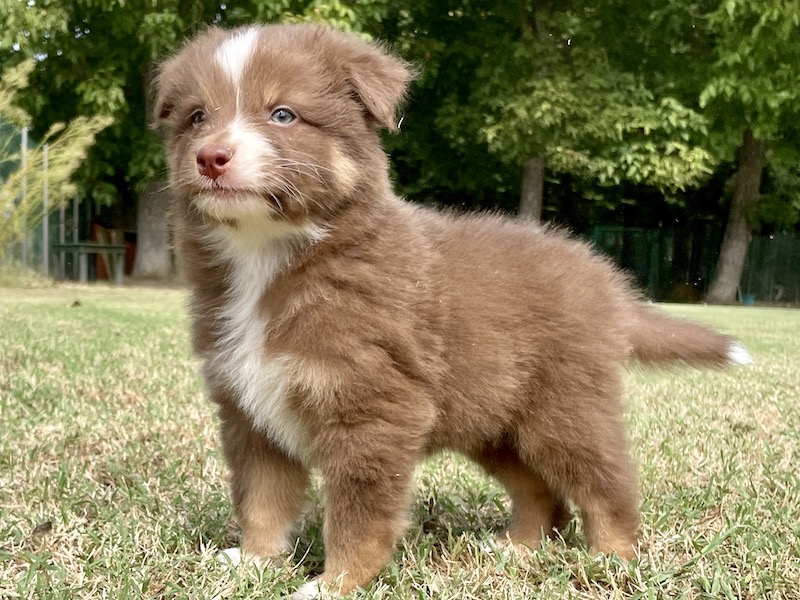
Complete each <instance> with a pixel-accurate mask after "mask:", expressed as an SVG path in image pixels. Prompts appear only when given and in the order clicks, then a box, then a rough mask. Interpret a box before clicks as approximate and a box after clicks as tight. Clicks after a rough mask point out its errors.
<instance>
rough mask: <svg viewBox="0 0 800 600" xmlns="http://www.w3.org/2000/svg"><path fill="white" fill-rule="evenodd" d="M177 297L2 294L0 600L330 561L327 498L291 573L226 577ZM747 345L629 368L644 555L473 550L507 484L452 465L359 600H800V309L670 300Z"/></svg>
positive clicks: (97, 291) (186, 581)
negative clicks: (693, 362)
mask: <svg viewBox="0 0 800 600" xmlns="http://www.w3.org/2000/svg"><path fill="white" fill-rule="evenodd" d="M183 303H184V295H183V293H182V292H181V291H178V290H155V289H111V288H101V287H49V288H32V289H19V288H17V289H2V290H0V597H2V598H36V599H39V598H198V599H200V598H203V599H206V598H279V597H281V596H283V595H285V594H286V593H288V592H290V591H292V590H293V589H294V588H295V587H296V586H297V585H299V584H301V583H302V582H303V581H304V580H305V578H307V577H308V576H310V575H311V574H313V573H314V572H317V571H318V570H319V569H320V568H321V564H322V555H323V550H322V542H321V540H320V527H321V514H322V511H321V508H320V499H319V493H318V491H315V492H314V493H313V494H312V496H313V498H314V501H313V503H312V507H311V509H310V511H309V513H308V515H307V516H306V518H305V519H304V521H303V522H302V523H301V524H300V527H299V541H298V544H297V547H296V550H295V553H294V556H292V557H290V558H289V559H288V560H287V561H286V562H283V563H279V564H274V565H272V566H270V567H268V568H267V569H266V570H265V571H263V572H257V571H255V570H252V569H251V570H247V569H240V570H238V571H230V570H229V569H228V568H227V567H225V566H224V565H221V564H219V563H218V562H217V561H216V560H215V559H214V555H215V552H216V550H217V549H218V548H224V547H228V546H231V545H235V543H236V541H237V536H238V532H237V529H236V526H235V523H234V522H233V520H232V517H231V510H230V505H229V502H228V497H227V489H226V484H225V477H226V468H225V466H224V464H223V461H222V460H221V457H220V452H219V447H218V443H217V435H216V425H215V420H214V415H213V409H212V407H211V406H210V405H209V404H208V403H207V402H206V401H205V400H204V398H203V393H202V387H201V384H200V381H199V377H198V375H197V373H198V364H197V362H196V361H195V359H193V358H192V357H191V356H190V354H189V342H188V336H187V323H186V318H185V316H184V311H183ZM667 309H668V310H669V311H670V312H673V313H676V314H680V315H684V316H687V317H690V318H694V319H696V320H699V321H704V322H707V323H711V324H712V325H715V326H717V327H719V328H720V329H723V330H725V331H727V332H730V333H733V334H735V335H737V336H739V337H740V338H741V339H742V340H743V341H744V342H745V344H746V345H747V346H748V348H749V349H750V350H751V351H752V352H753V354H754V355H755V357H756V360H757V363H756V365H755V366H753V367H751V368H747V369H738V370H731V371H727V372H702V371H691V370H676V371H670V372H647V371H642V370H639V369H632V370H631V371H630V373H629V374H628V376H627V380H628V382H627V383H628V385H627V392H626V395H627V401H628V406H629V415H628V420H629V436H630V440H631V448H632V453H633V455H634V457H635V459H636V460H637V461H638V463H639V465H640V480H641V482H640V487H641V496H642V502H641V507H642V518H643V535H642V541H641V556H640V559H639V560H637V561H633V562H631V563H629V564H623V563H620V562H619V561H617V560H616V559H614V558H605V557H592V556H590V555H588V553H587V552H586V550H585V547H584V546H583V542H582V535H581V533H580V523H579V522H576V523H575V524H574V525H573V526H571V528H570V530H569V531H567V532H566V534H565V536H564V539H559V540H555V541H552V542H547V543H545V544H544V546H543V548H541V549H539V550H537V551H536V552H532V553H530V554H529V555H526V556H516V555H508V554H503V553H491V552H487V551H486V550H484V549H482V548H483V546H482V542H483V541H485V540H486V539H488V538H489V536H491V534H492V531H493V530H494V529H497V528H501V527H502V526H503V525H504V523H506V522H507V519H508V516H509V514H508V510H509V507H508V503H507V499H506V498H505V495H504V494H503V492H502V490H501V489H500V488H498V487H497V486H496V485H495V484H494V483H493V482H492V481H491V480H489V479H487V478H485V477H484V476H483V475H482V474H481V472H480V471H478V470H477V469H475V468H474V467H472V466H471V465H470V464H468V463H467V462H466V461H464V460H463V459H461V458H460V457H458V456H455V455H449V454H445V455H442V456H440V457H437V458H435V459H432V460H430V461H428V462H426V463H425V464H424V465H422V466H421V468H420V469H419V474H418V486H417V493H416V498H415V502H414V505H413V513H412V522H413V523H414V525H413V526H412V528H411V529H409V531H408V533H407V534H406V536H405V537H404V538H403V540H402V541H401V543H400V544H399V545H398V549H397V552H396V554H395V560H394V562H393V563H392V564H391V565H390V566H389V567H387V568H386V569H385V570H384V571H383V572H382V573H381V576H380V577H379V579H378V580H377V581H376V582H375V584H374V585H373V586H372V587H371V588H370V589H369V590H366V591H361V592H358V593H356V594H354V596H355V597H356V598H386V599H388V598H397V599H400V598H403V599H404V598H414V599H422V598H437V599H447V598H453V599H455V598H459V599H472V598H475V599H489V600H495V599H497V600H499V599H511V598H527V597H530V598H534V597H535V598H567V597H569V598H667V597H669V598H673V597H675V598H680V597H683V598H800V481H798V469H797V466H796V464H797V458H798V455H800V408H799V405H800V360H798V358H799V357H800V311H797V310H779V309H766V308H707V307H702V306H681V307H676V306H675V307H667Z"/></svg>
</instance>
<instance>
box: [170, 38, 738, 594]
mask: <svg viewBox="0 0 800 600" xmlns="http://www.w3.org/2000/svg"><path fill="white" fill-rule="evenodd" d="M410 78H411V75H410V71H409V69H408V67H407V65H406V64H404V63H403V62H401V61H400V60H398V59H397V58H394V57H392V56H390V55H388V54H387V53H385V52H384V51H383V50H382V49H381V48H380V47H378V46H376V45H368V44H365V43H363V42H361V41H359V40H357V39H355V38H352V37H350V36H348V35H345V34H342V33H339V32H336V31H333V30H330V29H326V28H320V27H311V26H268V27H261V28H249V29H239V30H234V31H223V30H219V29H210V30H209V31H207V32H205V33H203V34H202V35H200V36H199V37H198V38H197V39H195V40H194V41H192V42H191V43H189V44H188V45H187V46H186V47H185V48H184V49H183V51H181V52H180V53H179V54H178V55H176V56H175V57H173V58H171V59H169V60H167V61H166V62H165V63H164V64H163V66H162V68H161V71H160V74H159V76H158V80H157V101H156V115H155V116H156V124H157V126H158V127H160V128H161V129H163V130H164V131H165V133H166V137H167V145H168V158H169V165H170V173H171V187H172V191H173V194H174V208H173V214H174V227H175V235H176V240H177V245H178V249H179V254H180V256H181V258H182V264H183V268H184V272H185V274H186V276H187V278H188V280H189V282H190V284H191V289H192V300H191V310H192V316H193V319H194V323H193V334H194V336H193V339H194V348H195V350H196V352H198V353H199V354H200V356H202V357H203V358H204V359H205V365H204V375H205V379H206V384H207V388H208V392H209V395H210V396H211V398H212V399H213V400H214V401H215V402H216V403H217V404H218V405H219V416H220V421H221V428H222V442H223V448H224V452H225V456H226V458H227V461H228V463H229V465H230V469H231V473H232V482H231V486H232V497H233V503H234V507H235V511H236V515H237V517H238V520H239V523H240V524H241V527H242V530H243V540H242V551H243V553H244V555H245V556H250V557H260V558H264V557H270V556H273V555H275V554H277V553H279V552H281V551H283V550H285V549H286V547H287V542H288V535H289V533H290V530H291V527H292V524H293V523H294V521H295V520H296V518H297V516H298V514H299V513H300V511H301V509H302V507H303V502H304V498H305V490H306V486H307V485H308V474H309V470H311V469H319V471H320V472H321V474H322V476H323V480H324V494H325V523H324V538H325V548H326V555H327V560H326V566H325V571H324V573H323V574H322V576H321V578H320V582H322V583H321V584H312V585H310V586H309V585H306V586H304V588H303V591H302V592H301V596H313V595H314V594H315V593H317V591H318V590H319V589H320V587H323V588H324V587H331V586H332V587H333V588H334V589H335V591H338V592H341V593H346V592H348V591H350V590H352V589H353V588H355V587H357V586H362V585H364V584H366V583H368V582H369V581H370V580H371V579H372V578H373V577H374V576H375V574H376V573H377V572H378V571H379V569H380V568H381V567H382V566H384V565H385V564H386V563H387V562H388V561H389V560H390V557H391V555H392V552H393V548H394V544H395V542H396V539H397V537H398V536H399V535H400V534H401V533H402V531H403V529H404V528H405V527H406V516H405V515H406V511H407V507H408V503H409V496H410V493H411V485H412V481H413V479H412V476H413V472H414V467H415V465H416V464H417V463H418V462H419V461H420V460H421V459H423V458H424V457H425V456H427V455H429V454H431V453H433V452H437V451H439V450H442V449H445V448H449V449H453V450H456V451H458V452H461V453H463V454H465V455H467V456H469V457H471V458H472V459H474V460H475V461H476V462H478V463H479V464H480V465H482V466H483V467H484V468H485V469H486V470H487V471H488V472H489V473H490V474H492V475H493V476H495V477H496V478H497V479H498V480H499V481H500V482H501V483H502V484H503V485H504V486H505V487H506V489H507V490H508V492H509V494H510V496H511V498H512V501H513V514H512V520H511V524H510V527H509V529H508V532H507V535H508V538H509V539H510V540H511V541H512V542H513V543H516V544H524V545H528V546H534V547H535V546H536V545H537V544H539V542H540V540H541V536H542V535H543V534H545V535H546V534H547V533H549V532H551V531H552V530H553V528H554V527H555V528H557V527H561V526H563V525H564V524H565V523H566V522H567V521H568V520H569V518H570V516H571V515H570V513H569V511H568V509H567V502H568V501H569V502H572V503H574V504H575V505H576V506H577V507H578V508H579V509H580V510H581V512H582V514H583V517H584V523H585V535H586V539H587V541H588V544H589V546H590V548H591V550H592V551H593V552H615V553H617V554H618V555H620V556H622V557H626V558H627V557H631V556H633V554H634V551H635V550H634V549H635V544H636V538H637V528H638V525H639V519H638V513H637V492H636V488H637V484H636V478H635V473H634V468H633V466H632V464H631V460H630V458H629V456H628V451H627V448H626V442H625V435H624V431H623V424H622V418H621V415H622V410H623V409H622V406H621V401H620V395H621V389H620V377H621V373H620V372H621V367H622V365H624V363H625V362H626V361H627V360H628V359H630V358H631V357H634V358H637V359H640V360H641V361H644V362H646V363H659V362H662V361H683V362H687V363H697V364H702V365H722V364H724V363H727V362H728V361H729V360H732V359H735V358H736V356H735V355H737V353H743V350H741V349H737V347H736V346H735V345H733V342H732V340H731V339H730V338H727V337H725V336H722V335H719V334H716V333H714V332H712V331H710V330H708V329H705V328H703V327H700V326H697V325H692V324H687V323H685V322H683V321H679V320H675V319H670V318H668V317H665V316H661V315H659V314H658V313H657V312H655V311H653V310H651V309H649V308H647V307H645V306H644V305H643V304H642V303H641V302H640V300H639V297H638V296H637V294H636V293H635V292H634V291H632V289H631V288H630V286H629V284H628V281H627V279H626V277H624V276H623V275H622V274H620V272H619V271H617V270H616V269H615V268H614V267H613V266H612V265H611V264H610V263H609V262H608V261H607V260H605V259H603V258H600V257H598V256H597V255H595V254H594V253H593V252H592V251H591V250H590V249H589V247H587V246H586V245H585V244H582V243H579V242H576V241H574V240H570V239H568V238H567V237H566V236H565V235H563V234H562V233H559V232H557V231H547V230H543V229H541V228H536V227H534V226H531V225H530V224H527V223H524V222H520V221H514V220H511V219H506V218H502V217H498V216H491V215H482V216H463V215H454V214H448V213H442V212H436V211H433V210H428V209H425V208H422V207H419V206H415V205H411V204H408V203H406V202H404V201H403V200H401V199H399V198H398V197H397V196H396V195H395V194H394V193H393V192H392V189H391V185H390V182H389V178H388V174H387V171H388V168H387V159H386V157H385V155H384V153H383V151H382V149H381V146H380V142H379V138H378V134H377V130H378V129H379V128H381V127H385V128H389V129H394V128H395V110H396V107H397V105H398V102H400V101H401V99H402V97H403V95H404V93H405V89H406V85H407V83H408V81H409V79H410ZM738 356H739V357H740V358H741V357H742V356H745V357H746V355H744V354H739V355H738Z"/></svg>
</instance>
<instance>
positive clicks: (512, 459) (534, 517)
mask: <svg viewBox="0 0 800 600" xmlns="http://www.w3.org/2000/svg"><path fill="white" fill-rule="evenodd" d="M472 458H473V459H474V460H475V461H476V462H477V463H478V464H480V465H481V466H482V467H483V468H484V469H485V470H486V472H487V473H489V475H491V476H493V477H494V478H495V479H497V480H498V481H499V482H500V483H501V484H502V485H503V487H505V489H506V491H507V492H508V494H509V496H511V502H512V512H511V523H510V525H509V527H508V530H507V531H506V532H505V534H504V536H505V537H506V538H507V539H508V540H510V541H511V543H512V544H515V545H523V546H527V547H529V548H536V547H537V546H538V545H539V544H540V543H541V541H542V538H543V537H548V536H550V535H551V534H552V533H553V532H554V531H560V530H562V529H564V528H565V527H566V526H567V524H568V523H569V521H570V520H571V519H572V513H571V512H570V511H569V509H568V508H567V506H566V504H565V503H564V501H563V500H562V499H561V498H560V497H559V496H558V495H557V494H556V493H555V492H554V491H553V490H552V489H551V487H550V486H549V485H548V483H547V482H546V481H545V480H544V478H542V476H541V475H540V474H539V473H538V472H537V471H536V470H535V469H533V468H532V467H530V466H528V465H526V464H525V463H523V462H522V460H521V459H520V457H519V455H518V454H517V452H516V451H515V450H514V449H512V448H511V447H509V446H503V447H499V448H496V447H492V448H489V449H486V450H484V451H482V452H481V453H478V454H474V455H473V456H472ZM501 541H502V536H501Z"/></svg>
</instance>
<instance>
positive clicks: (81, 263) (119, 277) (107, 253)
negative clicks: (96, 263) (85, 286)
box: [52, 242, 125, 285]
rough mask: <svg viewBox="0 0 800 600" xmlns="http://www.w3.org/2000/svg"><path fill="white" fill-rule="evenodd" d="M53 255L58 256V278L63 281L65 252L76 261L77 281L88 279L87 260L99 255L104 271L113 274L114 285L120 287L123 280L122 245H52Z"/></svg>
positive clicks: (123, 257) (79, 243)
mask: <svg viewBox="0 0 800 600" xmlns="http://www.w3.org/2000/svg"><path fill="white" fill-rule="evenodd" d="M52 250H53V253H54V254H56V255H57V256H58V261H57V262H56V264H57V265H58V278H59V279H62V280H63V279H65V278H66V274H65V273H64V262H65V261H64V257H65V256H66V253H67V252H71V253H72V256H73V260H74V258H75V257H77V260H78V281H80V282H81V283H86V282H87V281H88V279H89V260H88V256H89V255H90V254H99V255H100V256H101V257H102V258H103V262H105V264H106V270H107V271H108V273H109V274H113V277H114V283H116V284H117V285H122V284H123V283H124V280H125V245H124V244H101V243H99V242H75V243H72V244H53V246H52Z"/></svg>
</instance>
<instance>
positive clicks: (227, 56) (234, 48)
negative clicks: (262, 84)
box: [215, 27, 258, 87]
mask: <svg viewBox="0 0 800 600" xmlns="http://www.w3.org/2000/svg"><path fill="white" fill-rule="evenodd" d="M257 37H258V29H256V28H255V27H251V28H250V29H245V30H244V31H242V32H240V33H237V34H236V35H234V36H233V37H231V38H228V39H227V40H225V41H224V42H223V43H222V44H221V45H220V47H219V48H217V52H216V54H215V58H216V59H217V64H219V66H220V67H222V70H223V71H224V72H225V73H227V74H228V77H230V78H231V81H233V83H234V85H236V86H237V87H238V86H239V82H240V81H241V79H242V72H243V71H244V68H245V66H246V65H247V61H248V60H250V57H251V56H252V55H253V48H254V47H255V43H256V38H257Z"/></svg>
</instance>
